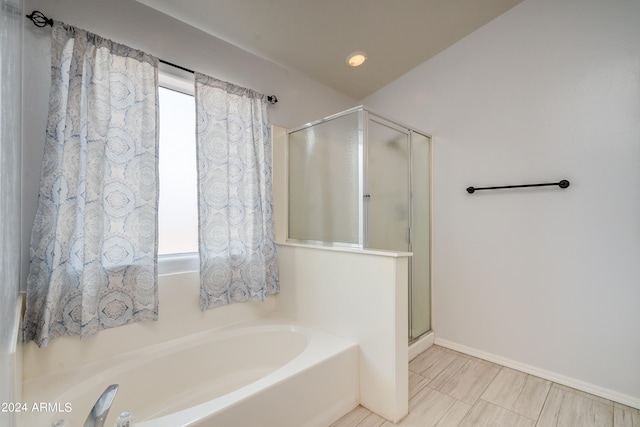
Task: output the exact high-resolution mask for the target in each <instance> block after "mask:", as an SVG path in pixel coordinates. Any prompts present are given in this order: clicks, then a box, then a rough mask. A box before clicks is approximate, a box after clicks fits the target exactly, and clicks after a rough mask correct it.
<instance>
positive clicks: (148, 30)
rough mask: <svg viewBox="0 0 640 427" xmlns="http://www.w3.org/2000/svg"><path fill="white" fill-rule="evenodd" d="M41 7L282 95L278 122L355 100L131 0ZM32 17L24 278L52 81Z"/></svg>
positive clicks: (274, 117) (36, 1)
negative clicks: (50, 81) (50, 82)
mask: <svg viewBox="0 0 640 427" xmlns="http://www.w3.org/2000/svg"><path fill="white" fill-rule="evenodd" d="M34 9H35V10H40V11H42V12H43V13H45V15H47V16H49V17H51V18H53V19H55V20H59V21H63V22H65V23H67V24H71V25H75V26H77V27H81V28H84V29H86V30H88V31H91V32H94V33H96V34H99V35H101V36H103V37H106V38H110V39H112V40H114V41H117V42H120V43H124V44H126V45H128V46H131V47H135V48H137V49H141V50H143V51H146V52H148V53H150V54H152V55H155V56H157V57H159V58H161V59H164V60H167V61H170V62H173V63H175V64H178V65H181V66H183V67H186V68H189V69H192V70H197V71H200V72H202V73H205V74H209V75H211V76H213V77H216V78H218V79H221V80H225V81H229V82H232V83H235V84H237V85H240V86H244V87H248V88H251V89H255V90H257V91H259V92H262V93H265V94H275V95H276V96H277V97H278V99H279V102H278V104H276V105H275V106H272V107H270V118H271V122H272V123H274V124H277V125H281V126H285V127H295V126H299V125H301V124H303V123H306V122H309V121H313V120H317V119H320V118H322V117H326V116H328V115H330V114H334V113H335V112H337V111H342V110H344V109H347V108H350V107H352V106H354V105H356V101H355V100H353V99H351V98H349V97H347V96H345V95H342V94H340V93H338V92H336V91H334V90H333V89H330V88H328V87H327V86H323V85H321V84H319V83H317V82H315V81H313V80H310V79H308V78H306V77H304V76H302V75H301V74H299V73H298V72H295V71H292V70H289V69H286V68H283V67H281V66H279V65H275V64H273V63H271V62H269V61H266V60H263V59H261V58H258V57H257V56H255V55H252V54H250V53H248V52H246V51H243V50H241V49H239V48H236V47H235V46H232V45H230V44H228V43H226V42H223V41H222V40H220V39H217V38H214V37H212V36H209V35H208V34H206V33H204V32H202V31H199V30H196V29H194V28H192V27H190V26H188V25H186V24H183V23H181V22H179V21H177V20H175V19H173V18H170V17H168V16H166V15H163V14H161V13H160V12H158V11H156V10H154V9H151V8H148V7H147V6H144V5H142V4H140V3H138V2H136V1H132V0H110V1H101V0H55V1H52V0H26V1H25V10H27V11H29V12H30V11H32V10H34ZM24 21H25V24H24V25H25V50H24V51H25V61H24V64H25V67H24V79H25V82H27V84H25V88H24V136H23V140H24V143H23V144H24V146H23V152H24V158H23V170H24V178H23V180H24V194H23V217H24V224H23V230H22V236H23V238H22V240H23V251H22V258H23V260H22V272H23V276H24V278H23V282H24V280H26V274H27V272H28V247H29V239H30V233H31V227H32V226H33V218H34V217H35V210H36V204H37V194H38V185H39V179H40V168H41V162H42V154H43V150H44V149H43V146H44V132H45V126H46V117H47V108H48V96H49V80H50V71H49V67H50V52H49V50H50V43H51V42H50V34H51V30H50V28H49V27H47V28H44V29H39V28H36V27H35V26H33V25H32V24H31V23H30V22H29V21H27V20H26V19H25V20H24Z"/></svg>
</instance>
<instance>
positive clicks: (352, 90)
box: [137, 0, 522, 100]
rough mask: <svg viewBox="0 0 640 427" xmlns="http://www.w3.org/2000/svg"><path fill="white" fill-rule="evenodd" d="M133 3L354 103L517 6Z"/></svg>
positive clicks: (505, 0)
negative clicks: (361, 57)
mask: <svg viewBox="0 0 640 427" xmlns="http://www.w3.org/2000/svg"><path fill="white" fill-rule="evenodd" d="M137 1H139V2H140V3H143V4H145V5H147V6H149V7H152V8H154V9H156V10H159V11H160V12H163V13H165V14H167V15H170V16H173V17H174V18H176V19H179V20H180V21H183V22H185V23H187V24H189V25H191V26H193V27H196V28H198V29H200V30H202V31H205V32H207V33H209V34H211V35H213V36H215V37H217V38H220V39H222V40H225V41H227V42H229V43H231V44H233V45H235V46H238V47H240V48H242V49H244V50H246V51H249V52H251V53H253V54H255V55H257V56H260V57H262V58H265V59H268V60H270V61H272V62H275V63H277V64H280V65H283V66H285V67H288V68H292V69H294V70H298V71H299V72H301V73H303V74H305V75H307V76H308V77H310V78H312V79H314V80H316V81H318V82H320V83H323V84H325V85H327V86H330V87H332V88H334V89H336V90H338V91H340V92H342V93H344V94H346V95H348V96H351V97H352V98H354V99H356V100H361V99H363V98H364V97H366V96H367V95H369V94H371V93H372V92H374V91H376V90H377V89H379V88H381V87H382V86H384V85H386V84H387V83H389V82H391V81H393V80H395V79H396V78H398V77H399V76H401V75H402V74H404V73H406V72H407V71H409V70H411V69H412V68H414V67H416V66H417V65H419V64H421V63H423V62H424V61H426V60H427V59H429V58H431V57H432V56H434V55H436V54H437V53H438V52H441V51H442V50H444V49H446V48H447V47H449V46H451V45H452V44H454V43H456V42H457V41H459V40H461V39H462V38H464V37H465V36H467V35H468V34H470V33H472V32H473V31H475V30H476V29H478V28H480V27H481V26H482V25H484V24H486V23H487V22H489V21H490V20H492V19H494V18H495V17H497V16H498V15H500V14H502V13H504V12H505V11H507V10H508V9H510V8H511V7H513V6H515V5H516V4H518V3H520V2H521V1H522V0H215V1H211V0H189V1H184V0H137ZM354 51H365V52H366V53H367V54H368V60H367V62H366V63H365V64H364V65H362V66H360V67H358V68H352V67H349V66H347V65H346V62H345V60H346V57H347V55H348V54H349V53H351V52H354Z"/></svg>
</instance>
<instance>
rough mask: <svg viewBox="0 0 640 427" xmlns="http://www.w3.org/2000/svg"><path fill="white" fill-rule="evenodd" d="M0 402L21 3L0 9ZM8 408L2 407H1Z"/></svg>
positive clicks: (8, 327)
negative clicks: (0, 55) (0, 58)
mask: <svg viewBox="0 0 640 427" xmlns="http://www.w3.org/2000/svg"><path fill="white" fill-rule="evenodd" d="M0 52H2V60H1V61H0V110H1V111H2V114H0V402H15V401H18V400H19V399H20V398H21V396H20V390H19V388H17V389H16V388H14V383H15V382H16V379H19V378H20V373H19V372H17V371H19V370H20V364H19V356H18V355H16V343H17V332H18V331H17V327H16V326H17V325H15V319H16V317H17V316H16V314H17V313H16V309H17V308H21V307H20V306H19V305H18V291H19V280H20V279H19V276H20V267H19V266H20V264H19V260H20V259H19V250H17V248H19V247H20V234H19V230H20V116H21V114H20V111H21V109H20V95H21V90H20V89H21V66H22V0H8V1H7V0H5V1H3V2H2V7H0ZM5 409H6V408H5ZM0 425H3V426H8V427H11V426H13V425H14V415H13V414H12V413H10V412H4V411H3V412H0Z"/></svg>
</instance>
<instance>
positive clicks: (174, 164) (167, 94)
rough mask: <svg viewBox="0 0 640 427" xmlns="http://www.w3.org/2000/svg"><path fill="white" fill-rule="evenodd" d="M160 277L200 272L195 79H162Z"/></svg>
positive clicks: (165, 76)
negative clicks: (184, 272)
mask: <svg viewBox="0 0 640 427" xmlns="http://www.w3.org/2000/svg"><path fill="white" fill-rule="evenodd" d="M159 80H160V88H159V104H160V106H159V110H160V112H159V117H160V121H159V122H160V142H159V145H160V147H159V166H158V168H159V175H160V185H159V187H160V198H159V199H160V200H159V208H158V255H159V273H160V274H167V273H174V272H179V271H191V270H197V269H198V267H197V263H198V199H197V170H196V142H195V126H196V117H195V100H194V97H193V90H194V89H193V76H192V75H190V74H187V75H184V76H180V75H178V76H176V75H175V74H174V72H173V71H172V72H171V74H170V73H167V72H161V73H160V74H159Z"/></svg>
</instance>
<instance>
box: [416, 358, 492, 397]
mask: <svg viewBox="0 0 640 427" xmlns="http://www.w3.org/2000/svg"><path fill="white" fill-rule="evenodd" d="M499 371H500V369H499V368H497V367H495V365H493V364H487V363H482V362H478V361H476V360H473V359H460V358H457V359H456V360H454V361H453V362H452V363H451V365H450V366H449V368H447V369H446V370H445V371H443V372H441V373H440V374H439V375H438V376H437V377H436V378H434V379H433V380H431V381H430V382H429V384H428V387H431V388H433V389H435V390H438V391H440V392H442V393H444V394H446V395H448V396H451V397H453V398H456V399H458V400H462V401H463V402H465V403H468V404H470V405H473V404H474V403H475V402H476V401H477V400H478V399H479V398H480V396H481V395H482V393H483V392H484V391H485V390H486V388H487V387H488V386H489V384H490V383H491V381H493V379H494V378H495V376H496V375H497V374H498V372H499Z"/></svg>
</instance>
